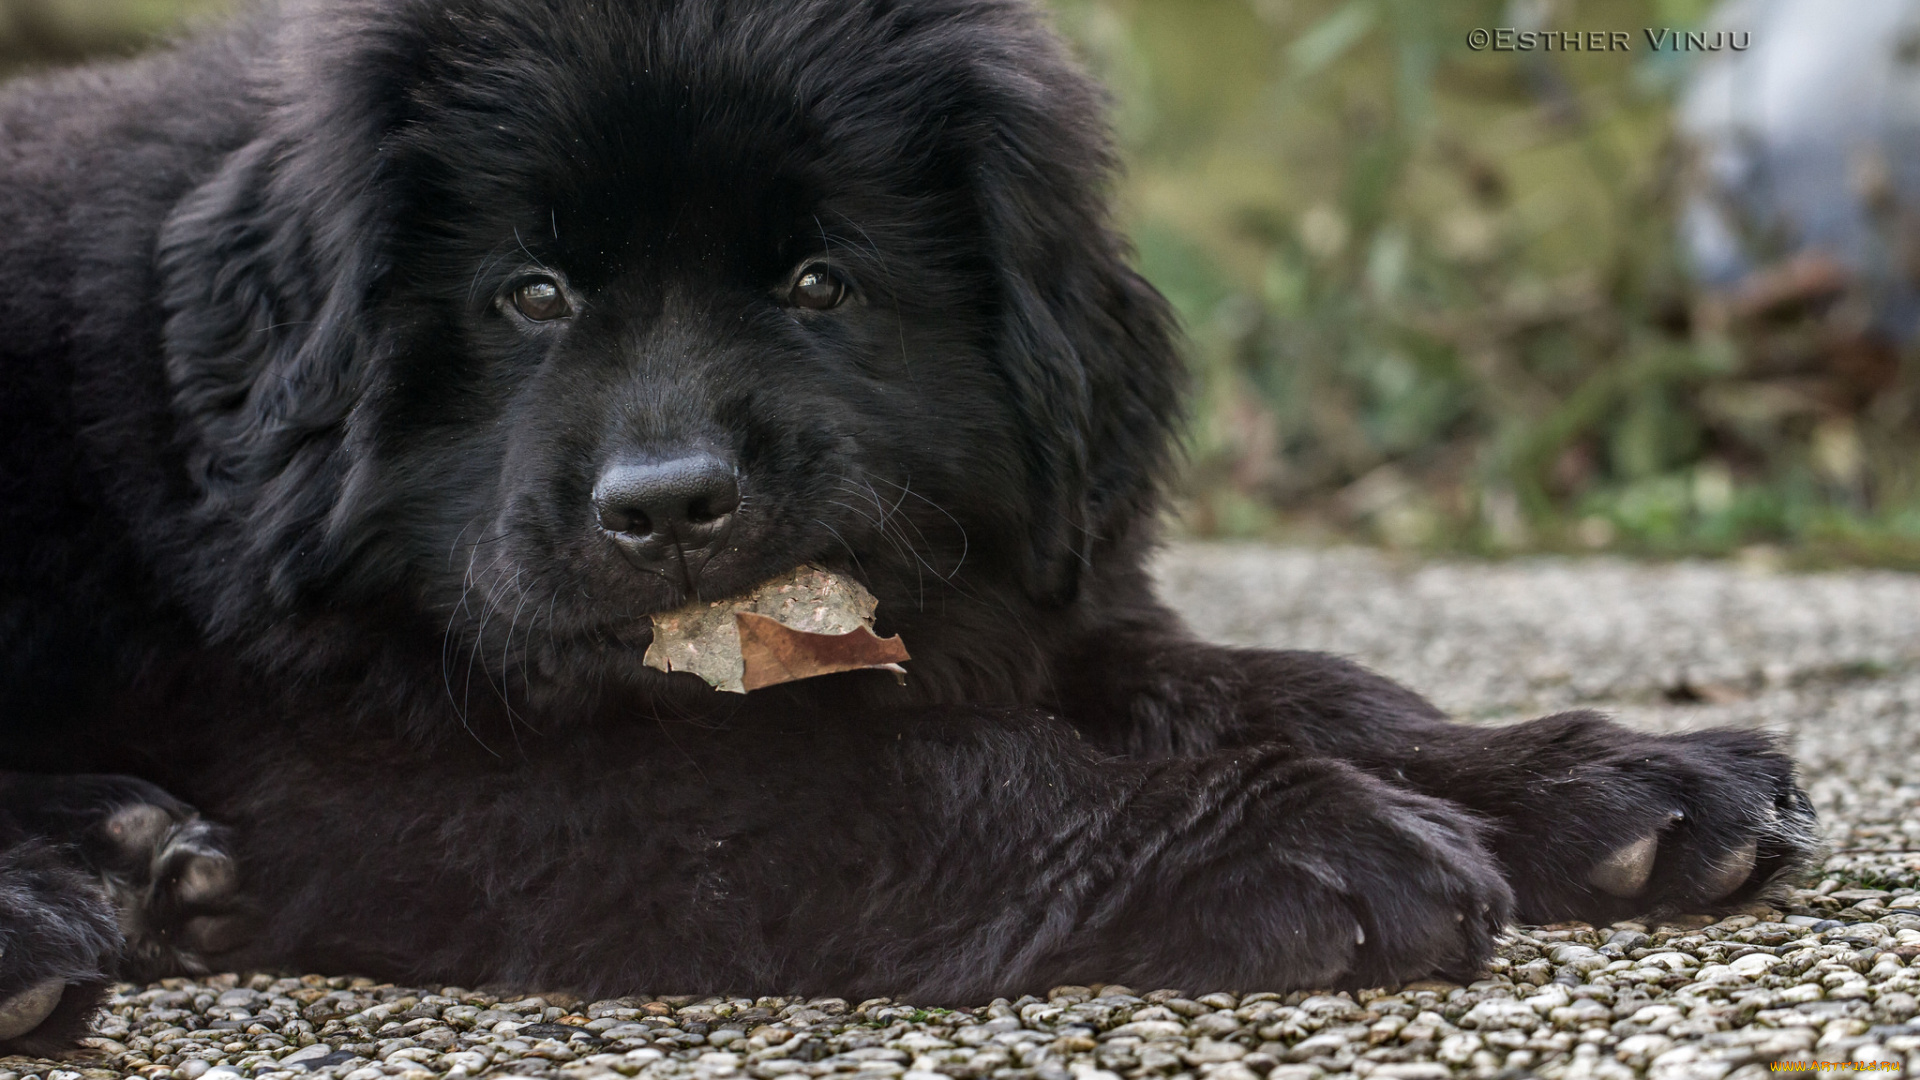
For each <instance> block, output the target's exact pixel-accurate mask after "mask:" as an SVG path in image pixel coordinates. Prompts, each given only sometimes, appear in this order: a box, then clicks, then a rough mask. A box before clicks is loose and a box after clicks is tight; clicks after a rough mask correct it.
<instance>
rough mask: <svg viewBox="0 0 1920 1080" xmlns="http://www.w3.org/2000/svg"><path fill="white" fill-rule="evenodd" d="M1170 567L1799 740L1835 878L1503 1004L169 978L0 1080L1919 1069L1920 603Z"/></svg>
mask: <svg viewBox="0 0 1920 1080" xmlns="http://www.w3.org/2000/svg"><path fill="white" fill-rule="evenodd" d="M1161 571H1162V578H1163V580H1164V581H1165V582H1166V585H1167V591H1168V595H1169V596H1170V597H1171V598H1173V599H1174V600H1175V601H1176V602H1177V603H1178V604H1179V605H1180V606H1181V608H1182V610H1183V611H1185V612H1186V613H1187V615H1188V617H1189V619H1190V620H1191V621H1192V623H1193V624H1194V626H1195V627H1196V629H1198V630H1200V631H1201V632H1202V633H1204V634H1206V635H1207V636H1209V637H1212V638H1216V639H1218V640H1222V641H1232V642H1241V643H1262V644H1276V645H1287V646H1292V647H1310V648H1321V649H1329V650H1333V651H1336V652H1341V653H1346V654H1349V655H1352V656H1355V657H1358V658H1361V659H1363V660H1364V661H1366V662H1367V663H1369V664H1371V665H1373V666H1374V667H1376V668H1378V669H1380V670H1382V671H1385V672H1387V673H1389V674H1391V675H1394V676H1395V677H1397V678H1400V679H1402V680H1404V681H1406V682H1409V683H1411V684H1412V685H1414V686H1417V687H1419V688H1421V689H1422V690H1424V691H1426V692H1427V693H1429V694H1430V695H1431V696H1433V697H1434V698H1435V699H1436V700H1437V701H1439V702H1441V703H1442V704H1443V705H1445V706H1447V707H1448V708H1450V709H1452V710H1454V711H1456V712H1458V713H1459V714H1461V715H1463V716H1466V717H1471V718H1474V719H1476V720H1484V721H1488V722H1498V721H1500V720H1504V719H1512V718H1516V717H1519V716H1523V715H1528V714H1533V713H1538V712H1540V711H1545V710H1551V709H1556V708H1562V707H1567V706H1571V705H1580V706H1592V707H1600V708H1605V709H1608V710H1610V711H1612V712H1615V713H1616V714H1618V715H1619V716H1620V717H1621V718H1622V719H1624V720H1625V721H1627V722H1628V723H1632V724H1635V725H1637V726H1641V727H1644V728H1647V729H1650V730H1678V729H1684V728H1691V727H1698V726H1705V725H1715V724H1733V725H1745V726H1752V727H1764V728H1768V729H1771V730H1777V731H1782V732H1785V733H1788V734H1789V735H1791V736H1792V738H1793V739H1794V743H1795V747H1796V749H1797V751H1798V753H1799V754H1800V756H1801V759H1802V761H1803V762H1804V767H1805V773H1806V780H1807V783H1808V786H1809V790H1810V791H1811V792H1812V793H1813V796H1814V799H1815V802H1816V803H1817V804H1818V806H1819V809H1820V812H1821V814H1822V818H1823V821H1824V823H1825V825H1826V828H1827V830H1828V834H1829V836H1830V838H1831V840H1832V843H1833V845H1834V854H1833V856H1832V858H1831V859H1830V860H1829V861H1828V862H1827V864H1826V872H1825V875H1824V877H1823V878H1821V879H1820V880H1817V881H1815V882H1810V883H1809V884H1810V885H1811V886H1812V887H1810V888H1807V889H1802V890H1799V891H1797V892H1795V893H1794V894H1793V897H1792V902H1791V904H1790V905H1789V907H1788V909H1787V910H1785V911H1780V912H1774V911H1754V912H1751V913H1748V914H1742V915H1739V916H1735V917H1733V918H1729V919H1724V920H1721V921H1718V922H1709V921H1707V920H1705V919H1695V920H1691V921H1686V922H1682V923H1678V924H1670V925H1641V924H1637V923H1620V924H1616V925H1614V926H1610V927H1589V926H1586V925H1584V924H1566V925H1560V926H1552V927H1524V928H1519V929H1517V930H1515V931H1514V932H1513V933H1512V934H1511V935H1509V937H1508V938H1507V939H1506V941H1505V942H1504V944H1503V945H1502V947H1501V949H1500V955H1499V956H1498V958H1497V959H1495V961H1494V962H1493V965H1492V970H1491V971H1490V972H1489V973H1488V976H1487V978H1485V979H1484V980H1482V981H1479V982H1475V983H1473V984H1471V985H1469V986H1456V985H1452V984H1447V983H1439V982H1428V983H1416V984H1413V985H1411V986H1405V987H1399V988H1392V989H1388V990H1381V991H1366V992H1362V993H1359V994H1355V995H1352V996H1348V995H1344V994H1325V993H1292V994H1286V995H1278V994H1270V993H1268V994H1262V993H1248V994H1245V995H1243V996H1236V995H1233V994H1227V993H1219V992H1209V991H1210V990H1212V989H1213V988H1210V987H1185V988H1165V989H1161V988H1148V987H1140V988H1128V987H1122V986H1093V987H1060V988H1057V989H1055V990H1054V991H1053V992H1052V993H1051V994H1050V995H1049V996H1048V998H1047V999H1045V1000H1042V999H1040V998H1037V997H1025V998H1021V999H1019V1000H1018V1001H1005V1000H1002V1001H997V1002H994V1003H993V1004H992V1005H989V1006H987V1007H985V1008H981V1009H977V1010H972V1011H966V1012H948V1011H945V1010H940V1009H924V1010H923V1009H919V1008H915V1007H913V1005H912V1003H906V1002H901V1003H896V1002H891V1001H886V1000H884V999H883V1000H876V1001H867V1002H861V1003H850V1002H846V1001H842V1000H839V999H832V998H815V999H811V1000H805V1001H802V1000H799V999H788V998H760V999H757V1000H748V999H744V998H738V999H726V998H719V997H714V998H707V999H704V1000H694V999H690V998H661V999H649V998H622V999H619V1000H615V1001H601V1002H593V1003H586V1002H581V1001H577V1000H574V999H571V998H567V997H564V996H560V995H551V994H550V995H547V996H545V997H529V996H521V995H520V994H518V993H484V992H478V991H474V990H469V989H465V988H461V987H433V988H405V987H395V986H389V985H376V984H374V983H373V982H371V981H370V980H366V979H354V978H350V977H346V976H338V977H325V976H319V975H307V976H304V977H299V978H276V977H275V976H272V975H260V974H252V975H221V976H214V977H210V978H206V979H202V980H199V981H187V980H166V981H164V982H162V983H159V984H156V985H153V986H131V985H129V986H122V987H120V988H119V992H118V993H117V994H116V995H115V997H114V999H113V1001H112V1003H111V1005H110V1009H109V1012H108V1014H107V1015H106V1016H105V1017H104V1018H103V1020H102V1022H101V1024H100V1027H99V1032H100V1033H99V1037H98V1038H96V1039H94V1040H92V1045H91V1047H90V1048H89V1049H88V1050H87V1051H86V1052H84V1053H82V1054H77V1055H75V1056H73V1057H72V1058H70V1059H69V1060H65V1061H58V1062H48V1061H34V1060H27V1059H20V1058H11V1059H0V1080H25V1078H26V1077H30V1076H31V1077H39V1078H44V1080H82V1078H86V1080H103V1078H106V1077H114V1076H124V1075H142V1076H149V1077H170V1078H177V1080H229V1078H231V1077H235V1076H246V1077H252V1078H254V1080H294V1078H296V1077H298V1078H312V1077H319V1076H325V1077H329V1078H340V1080H375V1078H377V1077H385V1076H401V1077H407V1078H409V1080H427V1078H428V1077H433V1076H471V1075H479V1074H482V1073H486V1074H488V1075H494V1076H545V1077H555V1078H558V1077H578V1078H582V1080H585V1078H587V1077H599V1078H603V1080H614V1077H615V1076H616V1075H617V1076H626V1077H640V1078H641V1080H668V1078H669V1077H671V1078H675V1080H678V1078H688V1080H745V1078H746V1077H752V1078H755V1080H773V1078H775V1077H781V1076H787V1075H792V1076H793V1077H794V1080H801V1078H802V1077H817V1076H825V1075H828V1074H839V1075H838V1076H837V1078H836V1080H894V1078H904V1080H943V1078H954V1080H1120V1078H1121V1077H1127V1078H1146V1077H1154V1078H1168V1080H1256V1078H1260V1077H1264V1078H1265V1080H1316V1078H1319V1077H1322V1076H1326V1077H1330V1078H1331V1077H1334V1076H1337V1075H1338V1074H1343V1073H1344V1074H1349V1075H1351V1076H1353V1077H1374V1078H1377V1080H1395V1078H1397V1080H1428V1078H1431V1080H1441V1078H1445V1077H1454V1076H1462V1077H1488V1078H1492V1077H1503V1078H1504V1077H1518V1076H1526V1075H1539V1076H1544V1077H1549V1078H1561V1077H1565V1078H1569V1080H1573V1078H1587V1077H1601V1078H1614V1077H1622V1078H1624V1077H1629V1076H1652V1077H1656V1078H1661V1080H1667V1078H1673V1080H1681V1078H1686V1080H1691V1078H1694V1077H1700V1078H1703V1080H1717V1078H1719V1077H1724V1076H1733V1077H1740V1078H1746V1077H1759V1076H1764V1075H1766V1074H1767V1073H1768V1072H1769V1071H1770V1069H1769V1063H1771V1062H1779V1061H1797V1062H1848V1061H1852V1062H1868V1063H1892V1064H1890V1065H1885V1066H1883V1067H1884V1068H1892V1067H1897V1066H1899V1065H1902V1064H1912V1065H1914V1066H1916V1067H1920V1022H1910V1021H1914V1020H1916V1016H1915V1014H1916V1013H1920V1000H1916V997H1917V996H1920V851H1916V850H1911V849H1920V814H1915V813H1914V812H1913V810H1914V804H1915V803H1916V802H1920V779H1914V778H1920V769H1916V765H1920V723H1915V722H1911V720H1912V719H1913V718H1920V577H1913V576H1903V575H1898V574H1887V573H1844V574H1828V575H1810V576H1799V575H1795V576H1785V575H1770V574H1766V573H1761V572H1753V571H1746V570H1742V569H1740V568H1738V567H1734V566H1728V565H1723V564H1684V565H1678V566H1658V567H1652V566H1636V565H1632V564H1628V563H1621V562H1611V561H1597V562H1596V561H1559V560H1548V561H1526V562H1514V563H1505V564H1465V563H1461V564H1453V563H1443V564H1406V565H1402V564H1398V563H1395V562H1394V561H1392V560H1390V559H1388V558H1387V557H1385V556H1382V555H1380V554H1378V553H1373V552H1366V551H1353V550H1337V551H1328V552H1307V551H1274V550H1269V549H1261V548H1253V547H1214V546H1207V547H1201V546H1192V547H1180V548H1176V549H1174V550H1173V551H1171V552H1169V553H1168V556H1167V557H1166V559H1165V560H1163V563H1162V568H1161ZM1909 965H1912V966H1911V967H1910V966H1909ZM1863 1067H1871V1066H1863Z"/></svg>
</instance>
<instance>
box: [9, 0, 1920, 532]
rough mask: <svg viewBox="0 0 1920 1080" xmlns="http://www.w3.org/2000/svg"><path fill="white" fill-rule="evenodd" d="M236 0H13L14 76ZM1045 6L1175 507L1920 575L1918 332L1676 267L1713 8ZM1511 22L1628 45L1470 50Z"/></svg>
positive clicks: (1347, 0) (127, 42) (1393, 3)
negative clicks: (1181, 407) (1157, 336)
mask: <svg viewBox="0 0 1920 1080" xmlns="http://www.w3.org/2000/svg"><path fill="white" fill-rule="evenodd" d="M222 4H223V0H0V68H5V69H10V70H17V69H20V68H22V67H26V66H33V65H39V64H46V63H59V62H67V61H71V60H74V59H76V58H80V57H83V56H87V55H91V54H100V53H114V52H125V51H131V50H132V49H134V48H137V47H138V45H139V44H140V43H141V42H143V41H145V40H149V39H151V38H152V37H153V36H154V35H156V34H163V33H165V32H166V31H167V29H168V28H169V27H171V26H172V25H174V24H175V23H176V21H178V20H180V19H183V18H190V17H193V16H198V15H203V14H205V13H206V12H209V11H212V10H217V9H218V8H219V7H220V6H222ZM1052 7H1053V8H1054V10H1055V12H1056V15H1057V17H1058V22H1059V25H1060V28H1061V29H1062V30H1063V31H1064V32H1065V33H1066V34H1067V36H1068V37H1069V38H1070V39H1071V40H1072V41H1073V42H1074V43H1075V45H1076V46H1077V47H1078V49H1079V50H1080V52H1081V54H1082V55H1083V56H1084V58H1085V59H1086V61H1087V62H1088V64H1089V65H1090V66H1091V67H1092V68H1094V70H1095V71H1096V72H1098V73H1099V75H1100V76H1101V77H1102V78H1103V79H1104V80H1105V81H1106V83H1107V85H1108V86H1109V87H1110V88H1111V89H1112V91H1113V93H1114V98H1115V122H1116V126H1117V129H1118V131H1119V134H1120V138H1121V140H1122V143H1123V145H1124V148H1125V150H1126V154H1127V158H1128V161H1129V167H1130V171H1129V173H1128V175H1127V177H1126V178H1125V179H1124V181H1122V183H1121V186H1120V189H1119V192H1118V195H1119V198H1120V205H1121V208H1122V209H1121V212H1122V215H1123V220H1124V222H1125V224H1126V226H1127V228H1128V230H1129V231H1130V232H1131V234H1132V236H1133V237H1134V240H1135V243H1136V245H1137V247H1138V251H1139V261H1140V265H1141V267H1142V269H1143V270H1144V271H1145V272H1146V274H1147V275H1148V276H1149V277H1150V278H1151V279H1152V280H1153V281H1154V282H1155V283H1156V284H1157V285H1158V286H1159V287H1160V288H1161V289H1162V290H1163V291H1165V292H1166V293H1167V295H1168V296H1169V297H1170V298H1171V299H1172V300H1173V302H1174V304H1175V305H1176V306H1177V307H1178V309H1179V311H1180V313H1181V315H1182V317H1183V318H1184V320H1185V323H1186V328H1187V332H1188V335H1189V339H1190V351H1191V356H1192V360H1193V363H1194V366H1195V369H1196V371H1197V373H1198V376H1199V378H1198V391H1199V392H1198V394H1197V397H1196V400H1195V403H1194V413H1193V422H1192V426H1191V438H1190V453H1189V461H1190V468H1189V470H1188V472H1187V474H1186V476H1185V479H1184V480H1183V482H1182V485H1181V489H1180V497H1179V502H1178V508H1177V510H1178V516H1179V523H1180V526H1179V527H1180V528H1182V529H1184V530H1186V531H1188V532H1190V533H1192V534H1197V535H1203V536H1224V537H1260V538H1267V539H1280V540H1295V541H1299V540H1307V541H1321V540H1330V539H1362V540H1367V541H1372V542H1378V543H1382V544H1386V545H1389V546H1392V547H1397V548H1407V549H1439V550H1454V551H1473V552H1481V553H1489V554H1495V553H1508V552H1520V551H1533V550H1570V551H1594V550H1611V551H1621V552H1629V553H1639V554H1651V555H1679V554H1696V553H1698V554H1733V553H1738V554H1740V555H1742V556H1743V557H1746V558H1749V559H1755V560H1761V561H1765V562H1768V563H1780V562H1786V563H1794V564H1808V563H1816V564H1817V563H1831V562H1871V563H1882V564H1891V565H1907V566H1916V567H1920V470H1917V469H1916V464H1917V463H1920V454H1916V453H1915V451H1916V449H1920V447H1916V443H1917V442H1920V439H1916V430H1920V428H1917V426H1916V424H1915V419H1916V407H1917V406H1920V401H1916V394H1915V388H1916V386H1920V379H1917V378H1916V377H1915V376H1916V374H1920V368H1917V367H1916V357H1915V356H1913V355H1911V350H1901V349H1896V348H1893V347H1891V346H1887V345H1884V344H1880V343H1878V342H1874V341H1871V340H1867V339H1863V338H1861V337H1859V336H1858V335H1857V334H1856V333H1854V332H1852V331H1850V330H1849V329H1848V326H1849V325H1850V324H1849V322H1848V320H1849V318H1850V316H1849V313H1848V311H1847V310H1846V305H1845V304H1833V303H1799V302H1797V301H1796V299H1795V297H1794V296H1792V295H1787V296H1786V298H1785V299H1779V298H1776V299H1775V300H1774V301H1772V302H1767V303H1760V304H1753V303H1748V304H1746V305H1745V306H1743V305H1742V304H1740V303H1734V302H1729V301H1727V300H1726V299H1725V298H1716V297H1712V296H1706V295H1702V294H1701V293H1699V292H1698V291H1697V290H1695V289H1694V288H1692V287H1691V286H1690V284H1689V282H1688V280H1687V278H1686V275H1685V273H1684V268H1683V267H1682V265H1681V260H1680V252H1679V250H1678V246H1677V243H1676V239H1675V228H1674V219H1675V207H1676V204H1677V200H1678V197H1679V193H1680V192H1681V190H1682V189H1683V185H1684V183H1685V182H1686V179H1687V175H1688V173H1687V170H1688V155H1687V154H1686V153H1685V152H1684V151H1683V148H1682V147H1681V146H1680V145H1679V144H1678V142H1677V140H1676V139H1675V138H1674V135H1673V131H1672V113H1673V104H1674V101H1675V98H1676V95H1677V92H1678V90H1679V88H1680V86H1681V85H1682V83H1683V81H1684V79H1685V78H1686V76H1687V73H1688V70H1689V66H1688V65H1689V63H1690V58H1689V57H1687V56H1685V55H1682V54H1673V53H1650V52H1648V51H1647V50H1646V48H1645V44H1644V41H1643V39H1642V38H1641V37H1640V28H1641V27H1647V26H1652V27H1670V28H1676V29H1682V30H1684V29H1688V28H1693V27H1697V26H1699V25H1700V23H1701V22H1702V20H1703V19H1704V17H1705V16H1706V15H1707V13H1708V7H1709V4H1708V3H1707V2H1706V0H1580V2H1574V0H1560V2H1553V0H1532V2H1526V0H1520V2H1512V0H1509V2H1474V0H1460V2H1451V3H1445V4H1437V3H1431V2H1426V0H1053V3H1052ZM1521 20H1533V21H1535V22H1536V24H1544V25H1545V26H1548V27H1552V28H1557V29H1565V30H1629V31H1632V32H1633V34H1634V43H1635V49H1634V51H1632V52H1628V53H1562V52H1552V53H1547V52H1533V53H1526V54H1519V53H1496V52H1491V51H1489V52H1474V51H1472V50H1470V49H1468V48H1467V47H1466V35H1467V31H1468V30H1469V29H1471V28H1474V27H1491V26H1511V25H1515V23H1516V22H1517V21H1521ZM1788 292H1789V293H1791V290H1788ZM1857 321H1858V320H1857V319H1855V320H1854V323H1855V324H1857Z"/></svg>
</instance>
